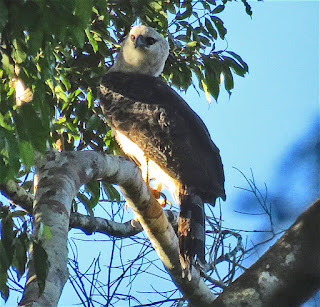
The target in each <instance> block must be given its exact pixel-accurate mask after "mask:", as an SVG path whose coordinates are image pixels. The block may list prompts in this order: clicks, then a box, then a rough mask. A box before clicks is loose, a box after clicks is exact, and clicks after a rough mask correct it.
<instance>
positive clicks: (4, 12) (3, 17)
mask: <svg viewBox="0 0 320 307" xmlns="http://www.w3.org/2000/svg"><path fill="white" fill-rule="evenodd" d="M7 22H8V8H7V6H6V4H5V3H4V1H3V0H0V33H1V32H2V30H3V28H4V27H5V25H6V24H7Z"/></svg>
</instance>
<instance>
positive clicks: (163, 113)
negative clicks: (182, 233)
mask: <svg viewBox="0 0 320 307" xmlns="http://www.w3.org/2000/svg"><path fill="white" fill-rule="evenodd" d="M101 93H102V95H101V98H100V104H101V106H102V108H103V111H104V115H105V116H106V119H107V121H108V123H109V124H110V125H111V126H112V127H114V128H115V129H117V130H119V131H120V132H122V133H123V134H124V135H126V136H127V137H128V138H129V139H131V140H132V141H133V142H134V143H136V144H137V145H138V146H139V147H140V148H141V149H142V150H143V151H144V152H145V154H146V155H147V156H149V157H150V158H152V159H153V160H154V161H155V162H156V163H157V164H159V166H160V167H161V168H162V169H164V170H166V171H167V173H168V174H169V175H170V176H172V177H173V178H175V179H178V180H179V181H180V182H181V183H182V185H186V186H188V187H192V188H193V189H195V191H196V192H197V194H198V195H199V196H200V197H201V198H202V200H203V201H204V202H207V203H214V201H215V199H216V198H217V197H222V198H223V199H224V198H225V192H224V173H223V166H222V162H221V158H220V154H219V149H218V148H217V147H216V145H215V144H214V143H213V142H212V140H211V138H210V135H209V132H208V130H207V128H206V126H205V125H204V123H203V122H202V120H201V119H200V118H199V116H198V115H197V114H196V113H194V112H193V111H192V109H191V108H190V107H189V105H188V104H187V103H186V102H185V101H184V100H183V99H182V98H181V97H180V96H179V95H178V94H177V93H176V92H175V91H174V90H172V89H171V88H170V87H169V86H168V85H167V84H165V83H164V82H163V81H161V80H160V79H159V78H155V77H151V76H147V75H142V74H130V73H120V72H114V73H109V74H106V75H105V76H104V77H103V78H102V82H101Z"/></svg>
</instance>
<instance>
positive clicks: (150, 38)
mask: <svg viewBox="0 0 320 307" xmlns="http://www.w3.org/2000/svg"><path fill="white" fill-rule="evenodd" d="M156 41H157V40H156V39H155V38H153V37H151V36H149V37H146V42H147V44H148V45H153V44H154V43H155V42H156Z"/></svg>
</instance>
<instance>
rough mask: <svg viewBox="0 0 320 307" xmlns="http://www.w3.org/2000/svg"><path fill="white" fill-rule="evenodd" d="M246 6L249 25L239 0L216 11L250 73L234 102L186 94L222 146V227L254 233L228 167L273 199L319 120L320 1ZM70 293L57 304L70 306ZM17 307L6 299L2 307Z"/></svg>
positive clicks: (230, 44)
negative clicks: (285, 168)
mask: <svg viewBox="0 0 320 307" xmlns="http://www.w3.org/2000/svg"><path fill="white" fill-rule="evenodd" d="M250 4H251V5H252V9H253V16H252V19H251V18H250V17H249V16H248V15H246V14H245V12H244V8H243V4H242V3H241V1H238V2H231V3H228V4H227V7H226V10H225V11H224V12H223V13H221V18H222V19H223V21H224V23H225V26H226V28H227V29H228V34H227V40H228V49H229V50H232V51H235V52H236V53H238V54H239V55H241V56H242V57H243V59H244V60H245V61H246V62H247V63H248V65H249V74H248V75H246V77H245V78H240V77H235V88H234V90H233V93H232V95H231V97H230V98H229V96H228V94H227V93H226V92H224V91H223V90H222V91H221V95H220V97H219V100H218V104H216V103H215V102H214V101H212V103H211V104H210V105H208V103H207V101H206V98H205V95H204V94H201V95H200V97H199V95H198V94H197V93H196V92H195V91H193V90H192V89H190V90H188V91H187V93H186V95H183V96H184V97H185V99H186V101H187V102H188V103H189V104H190V106H191V107H192V108H193V109H194V110H195V111H196V112H197V113H198V114H199V115H200V117H201V118H202V119H203V121H204V122H205V123H206V125H207V126H208V129H209V131H210V133H211V136H212V138H213V140H214V142H215V143H216V144H217V146H218V147H219V148H220V151H221V156H222V159H223V162H224V167H225V175H226V192H227V202H225V203H222V208H223V210H224V218H225V220H226V224H229V225H232V227H234V228H248V227H252V229H254V228H258V227H259V222H252V225H248V219H245V218H243V217H241V216H240V217H239V215H237V214H235V213H234V212H233V211H234V208H235V207H236V206H237V205H238V204H237V203H236V202H238V201H239V193H243V192H241V191H239V190H238V189H235V188H234V186H243V185H244V180H243V178H242V177H241V176H240V175H239V173H238V172H237V171H235V170H234V169H233V167H237V168H238V169H240V170H241V171H243V172H244V173H246V174H249V172H250V169H252V170H253V172H254V175H255V178H256V181H257V183H258V185H260V186H261V187H263V185H264V183H266V184H267V185H268V188H269V190H270V193H271V192H272V191H273V190H276V189H277V185H278V183H277V182H274V178H275V176H276V174H277V171H278V169H279V167H280V166H281V161H282V159H283V158H284V157H285V156H286V155H287V153H288V151H289V150H290V148H292V146H294V144H295V143H296V142H297V140H299V139H300V138H301V137H303V136H304V134H305V133H306V131H307V130H308V129H310V126H311V124H312V123H313V122H314V120H315V118H316V116H318V119H319V2H318V1H264V2H256V1H251V2H250ZM240 195H241V194H240ZM303 210H304V208H300V212H301V211H303ZM297 214H298V211H297ZM257 223H258V224H257ZM88 239H89V238H88ZM87 244H88V242H85V243H84V251H86V254H85V255H84V258H86V259H87V262H88V263H90V262H91V259H92V257H94V256H96V253H97V250H95V249H94V248H91V247H90V248H88V245H87ZM89 244H90V243H89ZM89 250H90V251H89ZM90 252H91V253H90ZM93 253H95V254H93ZM80 261H81V260H80ZM150 283H151V280H150ZM67 289H68V290H66V291H65V292H64V293H63V296H62V298H61V301H60V304H59V306H65V305H69V304H71V302H74V298H72V297H70V288H68V287H67ZM72 295H74V294H72ZM14 303H15V301H14V300H10V302H9V303H8V304H7V305H6V306H12V305H14ZM0 305H1V302H0Z"/></svg>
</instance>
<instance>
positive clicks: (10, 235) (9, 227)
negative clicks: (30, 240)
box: [1, 216, 15, 267]
mask: <svg viewBox="0 0 320 307" xmlns="http://www.w3.org/2000/svg"><path fill="white" fill-rule="evenodd" d="M14 238H15V234H14V231H13V220H12V218H11V217H10V216H6V217H5V218H3V219H2V221H1V242H2V246H3V249H4V251H5V255H6V257H7V259H6V260H7V263H6V266H7V267H9V266H10V265H11V263H12V259H13V254H14Z"/></svg>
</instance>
